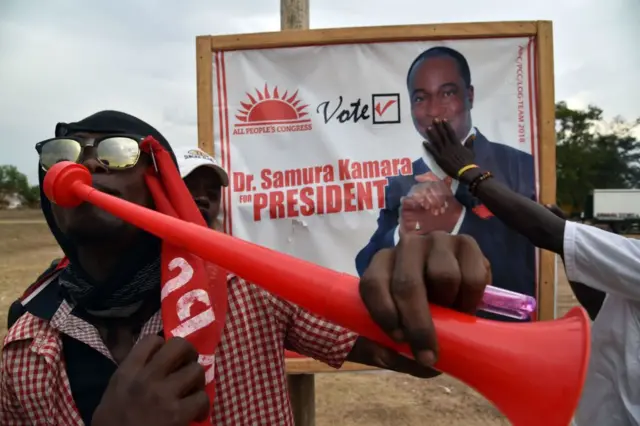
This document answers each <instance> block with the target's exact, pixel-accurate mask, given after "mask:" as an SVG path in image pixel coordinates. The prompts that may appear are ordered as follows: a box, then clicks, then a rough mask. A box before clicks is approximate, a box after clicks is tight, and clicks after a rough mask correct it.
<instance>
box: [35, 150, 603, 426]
mask: <svg viewBox="0 0 640 426" xmlns="http://www.w3.org/2000/svg"><path fill="white" fill-rule="evenodd" d="M43 189H44V192H45V194H46V195H47V197H48V198H49V199H50V200H51V201H52V202H54V203H56V204H58V205H60V206H63V207H74V206H77V205H79V204H81V203H83V202H88V203H91V204H93V205H95V206H97V207H99V208H101V209H103V210H106V211H108V212H110V213H111V214H113V215H115V216H118V217H120V218H122V219H123V220H125V221H127V222H129V223H131V224H133V225H136V226H138V227H140V228H142V229H144V230H146V231H147V232H150V233H152V234H154V235H156V236H158V237H160V238H162V239H164V240H167V241H169V242H170V243H172V244H175V245H178V246H181V247H184V248H185V249H187V250H189V251H191V252H192V253H194V254H196V255H198V256H200V257H202V258H204V259H207V260H209V261H211V262H214V263H216V264H218V265H219V266H220V267H222V268H224V269H227V270H228V271H230V272H233V273H235V274H237V275H239V276H241V277H243V278H244V279H246V280H248V281H251V282H254V283H256V284H257V285H260V286H261V287H263V288H264V289H266V290H268V291H269V292H271V293H273V294H275V295H278V296H280V297H282V298H283V299H286V300H288V301H290V302H292V303H295V304H297V305H299V306H302V307H304V308H305V309H307V310H309V311H310V312H313V313H314V314H316V315H319V316H322V317H325V318H327V319H328V320H330V321H332V322H334V323H336V324H339V325H341V326H343V327H345V328H348V329H350V330H353V331H354V332H356V333H359V334H361V335H362V336H366V337H368V338H370V339H372V340H375V341H377V342H379V343H381V344H383V345H386V346H388V347H391V348H394V349H396V350H398V351H400V352H402V353H404V354H408V355H410V354H411V351H410V349H409V348H408V347H407V346H406V345H399V344H397V343H395V342H393V341H392V340H391V339H390V338H388V337H387V336H386V335H385V334H384V333H383V332H382V331H381V330H380V329H379V328H378V327H377V326H376V324H375V323H374V322H373V320H372V319H371V318H370V316H369V314H368V312H367V310H366V308H365V306H364V304H363V303H362V301H361V299H360V295H359V293H358V278H356V277H353V276H350V275H347V274H343V273H339V272H336V271H332V270H330V269H327V268H324V267H321V266H318V265H316V264H313V263H310V262H307V261H304V260H301V259H296V258H294V257H291V256H288V255H285V254H282V253H278V252H276V251H273V250H270V249H267V248H265V247H261V246H258V245H256V244H252V243H249V242H247V241H243V240H239V239H237V238H233V237H231V236H228V235H225V234H222V233H220V232H216V231H213V230H209V229H204V228H203V227H202V226H199V225H196V224H193V223H188V222H184V221H181V220H179V219H175V218H173V217H169V216H165V215H163V214H161V213H158V212H156V211H153V210H149V209H146V208H144V207H141V206H138V205H135V204H132V203H129V202H127V201H124V200H121V199H119V198H117V197H113V196H111V195H108V194H104V193H102V192H100V191H98V190H96V189H94V188H93V187H92V186H91V174H90V173H89V171H88V170H87V169H86V168H85V167H84V166H81V165H79V164H75V163H70V162H61V163H58V164H56V165H55V166H53V167H52V168H51V169H50V170H49V171H48V172H47V175H46V176H45V180H44V188H43ZM431 314H432V316H433V321H434V323H435V327H436V330H437V334H438V342H439V344H440V360H439V361H438V363H437V365H436V367H437V368H438V369H439V370H441V371H443V372H445V373H447V374H450V375H451V376H453V377H456V378H458V379H460V380H462V381H463V382H465V383H466V384H468V385H469V386H471V387H473V388H475V389H476V390H478V391H479V392H480V393H481V394H482V395H484V396H485V397H486V398H487V399H488V400H490V401H491V402H493V403H494V404H495V405H496V407H498V408H499V409H500V411H501V412H502V413H503V414H505V415H506V416H507V417H508V418H509V419H510V420H511V422H512V423H513V424H514V425H516V426H540V425H544V426H567V424H569V422H570V420H571V418H572V416H573V412H574V410H575V408H576V407H577V404H578V399H579V397H580V394H581V391H582V386H583V384H584V380H585V375H586V369H587V362H588V358H589V346H590V337H589V324H590V323H589V320H588V318H587V316H586V314H585V312H584V310H583V309H581V308H574V309H573V310H571V311H570V312H569V313H568V314H567V315H566V316H565V317H564V318H562V319H559V320H555V321H543V322H537V323H526V324H523V323H502V322H497V321H488V320H483V319H479V318H475V317H472V316H468V315H464V314H461V313H458V312H454V311H451V310H448V309H445V308H441V307H438V306H431Z"/></svg>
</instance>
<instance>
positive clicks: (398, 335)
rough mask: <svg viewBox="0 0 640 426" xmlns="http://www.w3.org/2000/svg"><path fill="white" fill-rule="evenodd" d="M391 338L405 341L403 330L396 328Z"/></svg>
mask: <svg viewBox="0 0 640 426" xmlns="http://www.w3.org/2000/svg"><path fill="white" fill-rule="evenodd" d="M391 338H392V339H393V340H395V341H396V342H398V343H400V342H403V341H404V333H403V332H402V330H394V331H393V332H392V333H391Z"/></svg>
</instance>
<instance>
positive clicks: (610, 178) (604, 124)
mask: <svg viewBox="0 0 640 426" xmlns="http://www.w3.org/2000/svg"><path fill="white" fill-rule="evenodd" d="M602 112H603V111H602V109H600V108H598V107H596V106H593V105H590V106H589V107H588V108H587V109H586V110H574V109H571V108H569V107H567V104H566V103H564V102H559V103H558V104H557V105H556V138H557V143H558V146H557V151H556V161H557V180H558V204H559V205H561V206H563V208H565V209H567V210H570V211H572V212H580V211H582V210H583V207H584V202H585V200H586V199H587V196H588V195H589V193H590V192H591V191H592V190H593V189H596V188H597V189H614V188H634V187H638V186H640V163H639V162H640V140H638V138H637V137H635V136H634V135H633V132H634V129H636V128H637V127H638V126H639V125H640V119H638V120H636V121H633V122H628V121H625V120H624V119H622V118H621V117H616V118H614V119H613V120H609V121H607V120H605V119H604V118H603V115H602Z"/></svg>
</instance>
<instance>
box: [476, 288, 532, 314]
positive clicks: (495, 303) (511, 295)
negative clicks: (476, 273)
mask: <svg viewBox="0 0 640 426" xmlns="http://www.w3.org/2000/svg"><path fill="white" fill-rule="evenodd" d="M478 309H480V310H482V311H485V312H491V313H493V314H498V315H502V316H506V317H510V318H515V319H520V320H526V319H530V318H531V314H533V312H535V310H536V299H534V298H533V297H531V296H527V295H524V294H520V293H516V292H514V291H509V290H505V289H502V288H498V287H493V286H487V288H486V289H485V291H484V296H483V297H482V304H481V305H480V306H479V307H478Z"/></svg>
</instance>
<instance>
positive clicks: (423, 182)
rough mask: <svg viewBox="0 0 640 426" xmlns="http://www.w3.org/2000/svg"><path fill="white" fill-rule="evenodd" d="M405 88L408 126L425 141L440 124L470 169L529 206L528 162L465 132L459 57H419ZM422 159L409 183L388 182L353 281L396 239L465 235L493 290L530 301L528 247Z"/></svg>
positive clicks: (469, 101) (437, 50)
mask: <svg viewBox="0 0 640 426" xmlns="http://www.w3.org/2000/svg"><path fill="white" fill-rule="evenodd" d="M407 88H408V90H409V98H410V102H411V116H412V119H413V124H414V126H415V128H416V130H417V131H418V133H419V134H420V136H421V137H422V138H423V139H424V140H425V141H428V137H427V129H428V128H429V127H430V126H431V125H432V123H433V120H434V119H436V118H438V119H443V120H446V121H448V122H449V124H450V125H451V128H452V129H453V131H454V132H455V135H456V137H457V138H458V139H460V141H461V143H463V144H465V146H468V147H470V148H472V149H473V151H474V153H475V163H476V164H477V165H479V166H480V167H482V168H484V169H485V170H492V171H493V173H494V177H495V178H496V179H498V180H500V181H501V182H503V183H504V184H506V185H507V186H508V187H509V188H511V189H512V190H513V191H515V192H517V193H520V194H522V195H524V196H526V197H529V198H533V199H535V189H534V188H535V174H534V161H533V156H532V155H530V154H527V153H525V152H522V151H519V150H517V149H515V148H512V147H509V146H507V145H504V144H501V143H496V142H491V141H489V140H487V138H486V137H485V136H484V135H483V134H482V133H481V132H480V131H479V130H478V129H477V128H475V127H473V125H472V120H471V108H472V107H473V101H474V87H473V86H472V84H471V72H470V69H469V64H468V63H467V60H466V58H465V57H464V56H463V55H462V54H461V53H459V52H458V51H456V50H453V49H451V48H448V47H443V46H439V47H434V48H431V49H428V50H426V51H424V52H422V53H421V54H420V55H419V56H418V57H417V58H416V59H415V60H414V61H413V63H412V64H411V66H410V67H409V71H408V73H407ZM427 143H428V142H427ZM426 155H427V153H426V151H425V152H424V154H423V157H422V158H419V159H417V160H416V161H414V162H413V175H412V176H395V177H391V178H389V182H388V186H387V188H386V191H385V192H386V194H385V208H384V209H382V210H381V211H380V214H379V217H378V229H377V230H376V231H375V233H374V234H373V236H372V237H371V240H370V241H369V242H368V244H367V245H366V246H365V247H364V248H363V249H362V250H361V251H360V252H359V253H358V255H357V256H356V269H357V271H358V274H360V275H361V274H362V273H363V271H364V270H365V269H366V267H367V265H368V264H369V262H370V261H371V259H372V258H373V256H374V255H375V253H377V252H378V251H379V250H380V249H383V248H387V247H393V246H395V245H396V244H397V243H398V241H399V238H400V235H402V234H403V233H419V234H426V233H428V232H431V231H434V230H441V231H447V232H450V233H452V234H457V233H460V234H469V235H471V236H473V237H474V238H475V239H476V240H477V241H478V244H479V245H480V248H481V249H482V251H483V252H484V254H485V256H486V257H487V258H488V260H489V261H490V263H491V267H492V275H493V285H495V286H498V287H501V288H505V289H508V290H512V291H516V292H519V293H523V294H527V295H531V296H535V288H536V283H535V251H534V247H533V245H531V243H529V241H527V239H526V238H524V237H522V236H521V235H519V234H518V233H516V232H513V231H511V230H509V229H508V228H507V227H506V226H505V225H504V224H503V223H502V222H501V221H500V220H499V219H498V218H496V217H494V216H493V215H492V214H491V212H490V211H489V210H487V209H486V208H485V207H484V206H483V205H482V204H481V203H480V202H479V201H478V199H477V198H475V197H473V196H472V195H471V193H470V192H469V190H468V189H467V187H465V186H463V185H458V182H457V181H452V180H451V178H449V177H447V178H445V180H444V181H443V180H441V179H440V178H438V177H437V176H436V175H435V174H434V173H433V172H432V171H431V170H430V168H429V166H428V164H429V163H430V161H429V160H428V159H427V157H426Z"/></svg>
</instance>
